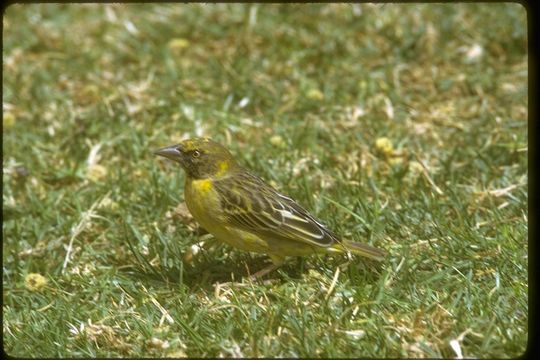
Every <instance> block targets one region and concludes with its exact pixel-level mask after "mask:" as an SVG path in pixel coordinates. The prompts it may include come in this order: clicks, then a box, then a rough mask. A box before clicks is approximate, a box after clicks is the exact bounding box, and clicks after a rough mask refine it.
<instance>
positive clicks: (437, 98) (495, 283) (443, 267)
mask: <svg viewBox="0 0 540 360" xmlns="http://www.w3.org/2000/svg"><path fill="white" fill-rule="evenodd" d="M3 44H4V47H3V60H4V62H3V64H4V65H3V66H4V68H3V73H4V79H3V94H4V98H3V110H4V117H3V148H2V150H3V226H2V232H3V233H2V235H3V259H2V260H3V304H4V306H3V336H4V338H3V343H4V350H5V351H6V352H7V353H8V354H9V355H12V356H18V357H31V356H32V357H33V356H35V357H89V356H92V357H93V356H98V357H117V356H131V357H158V356H159V357H161V356H169V357H172V356H182V355H187V356H195V357H206V356H209V357H217V356H233V357H239V356H249V357H256V356H264V357H274V356H282V357H283V356H285V357H316V356H317V357H319V356H320V357H435V358H436V357H445V358H450V357H455V356H456V352H455V350H454V349H453V347H452V345H451V344H454V346H455V344H458V345H457V347H456V348H459V349H460V350H461V352H462V354H463V356H465V357H515V356H518V355H520V354H522V353H523V351H524V350H525V348H526V346H527V340H526V339H527V335H528V329H527V313H528V304H527V291H528V282H527V259H528V244H527V233H528V219H527V216H528V214H527V199H528V196H527V183H528V172H527V151H528V145H527V136H528V132H527V76H528V73H527V72H528V67H527V38H526V13H525V10H524V9H523V8H522V7H521V6H520V5H517V4H459V5H454V4H430V5H427V4H426V5H419V4H414V5H412V4H411V5H408V4H386V5H368V4H362V5H350V4H347V5H346V4H342V5H339V4H331V5H329V4H321V5H239V4H235V5H195V4H193V5H185V4H184V5H181V4H178V5H161V4H153V5H106V6H105V5H55V4H49V5H12V6H10V7H9V8H7V10H6V12H5V14H4V38H3ZM243 99H246V100H243ZM242 105H243V106H242ZM197 134H204V135H207V136H210V137H212V138H214V139H216V140H218V141H220V142H223V143H224V144H226V145H227V146H228V147H229V148H230V149H231V151H232V152H233V153H234V154H236V156H237V157H238V159H239V161H240V162H241V163H243V164H244V165H245V166H246V167H248V168H250V169H251V170H252V171H253V172H255V173H257V174H258V175H260V176H261V177H263V178H264V179H266V180H267V181H270V182H271V183H272V184H274V185H275V186H276V187H277V188H278V189H279V190H280V191H282V192H284V193H286V194H288V195H290V196H292V197H294V198H296V199H297V200H298V201H299V202H300V203H301V204H303V205H304V206H306V207H307V208H308V209H310V210H311V211H312V212H313V213H314V214H316V215H317V216H318V217H319V218H321V219H323V220H324V221H325V222H326V223H327V224H328V225H329V226H330V227H331V228H333V229H334V230H335V231H336V232H338V233H340V234H342V235H343V236H344V237H347V238H350V239H352V240H356V241H361V242H366V243H369V244H372V245H374V246H377V247H380V248H384V249H385V250H387V251H388V253H389V256H388V259H387V260H386V261H385V262H383V263H381V264H376V263H373V262H369V261H365V260H363V259H361V258H358V257H356V258H352V259H351V260H348V259H347V258H346V257H345V256H337V255H336V256H321V257H316V256H313V257H306V258H302V259H294V258H293V259H290V261H289V262H288V263H287V264H286V266H284V267H283V268H282V269H280V270H278V271H277V272H275V273H272V274H270V275H269V276H267V277H266V278H265V280H269V281H265V282H255V283H252V282H250V281H248V280H246V279H245V275H246V273H247V272H248V269H249V271H250V272H251V273H253V272H254V271H257V270H259V269H261V268H262V267H264V266H265V265H266V263H267V261H268V260H267V258H266V257H265V256H262V255H255V254H248V253H243V252H240V251H236V250H233V249H230V248H228V247H226V246H225V245H220V244H217V243H215V242H213V241H212V239H211V237H209V236H208V235H204V234H203V233H202V232H201V231H199V229H198V228H197V225H196V224H195V223H193V222H192V221H190V219H189V218H188V217H187V216H186V214H184V213H183V212H182V211H181V209H180V208H179V209H177V206H178V205H179V204H180V203H182V201H183V191H182V188H183V178H184V174H183V173H182V172H181V171H180V170H179V169H178V168H177V167H175V166H174V165H173V164H170V163H167V162H165V161H163V160H161V159H157V158H156V157H155V156H153V155H152V151H153V150H155V149H157V148H159V147H161V146H165V145H169V144H172V143H174V142H176V141H178V140H179V139H181V138H183V137H186V136H195V135H197ZM383 137H386V138H388V139H390V141H391V142H392V144H393V147H394V148H393V150H392V151H390V152H386V153H385V152H384V151H380V150H377V147H376V145H375V143H376V140H377V139H380V138H383ZM90 154H93V156H90ZM89 156H90V158H91V159H90V160H91V161H89V160H88V159H89ZM421 164H423V165H424V166H425V168H424V167H423V166H422V165H421ZM201 241H204V244H205V246H206V249H205V250H202V251H201V252H199V253H198V254H196V255H194V256H193V257H192V259H191V260H190V259H188V258H187V257H186V254H189V251H190V248H191V246H192V245H193V244H197V243H199V242H201ZM70 244H71V246H70ZM68 252H69V254H68ZM68 255H69V256H68ZM32 273H38V274H41V275H43V276H44V277H45V278H46V279H47V280H48V283H47V285H46V286H44V287H42V288H39V289H35V290H33V291H32V290H31V287H28V286H27V285H26V284H25V279H26V278H27V275H28V274H32ZM227 282H232V284H228V285H226V284H225V285H224V283H227Z"/></svg>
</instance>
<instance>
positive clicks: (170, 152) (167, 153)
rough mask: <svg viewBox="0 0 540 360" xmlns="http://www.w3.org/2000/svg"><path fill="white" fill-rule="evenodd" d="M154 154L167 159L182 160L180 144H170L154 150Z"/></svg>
mask: <svg viewBox="0 0 540 360" xmlns="http://www.w3.org/2000/svg"><path fill="white" fill-rule="evenodd" d="M154 155H159V156H163V157H166V158H167V159H170V160H173V161H176V162H179V163H181V162H182V151H181V149H180V145H171V146H166V147H164V148H161V149H159V150H156V151H154Z"/></svg>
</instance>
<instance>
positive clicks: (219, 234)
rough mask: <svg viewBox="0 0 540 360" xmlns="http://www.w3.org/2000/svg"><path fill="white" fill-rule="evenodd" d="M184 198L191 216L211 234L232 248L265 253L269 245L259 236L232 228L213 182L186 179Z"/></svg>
mask: <svg viewBox="0 0 540 360" xmlns="http://www.w3.org/2000/svg"><path fill="white" fill-rule="evenodd" d="M184 192H185V193H184V197H185V200H186V205H187V207H188V209H189V211H190V212H191V215H193V217H194V218H195V220H197V222H198V223H199V224H200V225H201V226H202V227H203V228H204V229H205V230H206V231H208V232H209V233H211V234H212V235H214V236H215V237H216V238H217V239H218V240H221V241H223V242H225V243H227V244H229V245H231V246H234V247H237V248H240V249H243V250H247V251H256V252H265V251H266V250H267V247H268V245H267V244H266V242H265V241H263V240H262V239H260V238H259V237H258V236H255V235H253V234H250V233H248V232H245V231H242V230H240V229H236V228H234V227H232V226H231V225H230V224H228V222H227V217H226V214H225V213H224V212H223V210H222V208H221V203H220V198H219V195H218V193H217V192H216V189H215V188H214V185H213V183H212V180H209V179H203V180H194V179H190V178H186V183H185V190H184Z"/></svg>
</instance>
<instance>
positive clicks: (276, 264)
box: [248, 255, 285, 281]
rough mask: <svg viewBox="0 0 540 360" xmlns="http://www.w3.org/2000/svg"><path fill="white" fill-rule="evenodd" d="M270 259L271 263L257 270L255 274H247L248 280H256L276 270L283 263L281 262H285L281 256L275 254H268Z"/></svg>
mask: <svg viewBox="0 0 540 360" xmlns="http://www.w3.org/2000/svg"><path fill="white" fill-rule="evenodd" d="M270 259H272V264H271V265H269V266H267V267H265V268H263V269H261V270H259V271H257V272H256V273H255V274H253V275H251V276H249V278H248V279H250V280H252V281H253V280H256V279H258V278H260V277H262V276H264V275H266V274H268V273H270V272H272V271H274V270H276V269H277V268H279V267H281V265H283V263H284V262H285V259H284V258H282V257H278V256H275V255H270Z"/></svg>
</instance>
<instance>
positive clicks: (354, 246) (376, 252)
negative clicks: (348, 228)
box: [335, 240, 386, 261]
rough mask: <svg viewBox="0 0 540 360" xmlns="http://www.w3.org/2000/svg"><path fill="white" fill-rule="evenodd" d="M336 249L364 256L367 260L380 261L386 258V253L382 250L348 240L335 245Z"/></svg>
mask: <svg viewBox="0 0 540 360" xmlns="http://www.w3.org/2000/svg"><path fill="white" fill-rule="evenodd" d="M335 248H336V249H341V250H342V251H350V252H351V253H353V254H357V255H361V256H365V257H367V258H370V259H373V260H377V261H382V260H384V258H385V256H386V252H384V251H383V250H380V249H377V248H376V247H373V246H370V245H366V244H360V243H356V242H353V241H349V240H343V241H341V243H339V244H336V245H335Z"/></svg>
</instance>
